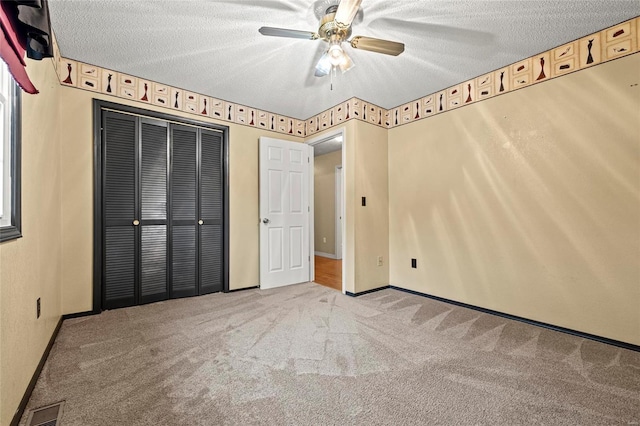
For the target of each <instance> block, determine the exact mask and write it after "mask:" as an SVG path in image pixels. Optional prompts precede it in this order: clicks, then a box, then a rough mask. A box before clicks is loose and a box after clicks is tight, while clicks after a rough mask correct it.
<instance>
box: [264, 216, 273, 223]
mask: <svg viewBox="0 0 640 426" xmlns="http://www.w3.org/2000/svg"><path fill="white" fill-rule="evenodd" d="M269 222H271V221H270V220H269V219H267V218H266V217H265V218H264V219H262V223H265V224H266V223H269Z"/></svg>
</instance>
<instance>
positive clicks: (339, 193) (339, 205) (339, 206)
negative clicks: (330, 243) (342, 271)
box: [334, 165, 344, 260]
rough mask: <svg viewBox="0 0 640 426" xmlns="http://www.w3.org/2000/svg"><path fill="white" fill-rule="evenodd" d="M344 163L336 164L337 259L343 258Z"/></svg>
mask: <svg viewBox="0 0 640 426" xmlns="http://www.w3.org/2000/svg"><path fill="white" fill-rule="evenodd" d="M342 178H343V176H342V165H340V166H336V179H335V181H336V186H335V203H336V212H335V219H336V221H335V225H334V228H335V231H336V235H335V243H336V248H335V251H336V259H338V260H342V217H343V215H344V208H343V204H344V191H343V190H342Z"/></svg>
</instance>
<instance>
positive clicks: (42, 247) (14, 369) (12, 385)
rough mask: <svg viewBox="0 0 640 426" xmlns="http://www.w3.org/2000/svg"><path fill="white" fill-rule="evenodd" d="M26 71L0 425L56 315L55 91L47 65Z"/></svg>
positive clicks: (9, 249) (3, 259) (7, 262)
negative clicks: (18, 218)
mask: <svg viewBox="0 0 640 426" xmlns="http://www.w3.org/2000/svg"><path fill="white" fill-rule="evenodd" d="M27 63H28V66H27V69H28V71H29V76H30V77H31V79H32V81H33V82H34V84H35V86H36V87H37V88H38V89H39V90H40V93H39V94H38V95H28V94H23V95H22V235H23V237H22V238H19V239H17V240H12V241H7V242H4V243H0V424H2V425H8V424H9V422H10V421H11V419H12V417H13V415H14V413H15V411H16V409H17V408H18V404H19V403H20V399H21V398H22V396H23V394H24V392H25V390H26V388H27V385H28V384H29V381H30V380H31V376H32V375H33V372H34V371H35V369H36V367H37V365H38V363H39V362H40V358H41V356H42V354H43V352H44V350H45V348H46V346H47V344H48V343H49V339H50V338H51V335H52V334H53V331H54V329H55V327H56V325H57V323H58V321H59V319H60V316H61V312H62V310H61V297H60V295H61V285H62V284H61V277H62V273H61V264H62V245H61V241H62V237H63V236H62V231H61V227H60V225H61V199H60V194H61V179H60V174H61V164H60V138H59V137H58V135H59V131H60V125H59V121H58V118H59V113H58V110H59V108H58V106H59V105H58V92H59V90H60V89H59V84H58V80H57V77H56V76H55V71H54V69H53V65H52V62H51V60H44V61H41V62H36V61H30V60H29V61H28V62H27ZM37 298H40V299H41V304H42V314H41V316H40V318H39V319H36V299H37Z"/></svg>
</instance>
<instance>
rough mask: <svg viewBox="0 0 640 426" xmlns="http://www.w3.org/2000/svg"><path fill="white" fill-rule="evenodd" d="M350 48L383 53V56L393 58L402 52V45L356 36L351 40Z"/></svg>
mask: <svg viewBox="0 0 640 426" xmlns="http://www.w3.org/2000/svg"><path fill="white" fill-rule="evenodd" d="M351 47H353V48H354V49H362V50H369V51H371V52H376V53H384V54H385V55H393V56H398V55H399V54H401V53H402V52H404V43H398V42H396V41H389V40H382V39H379V38H371V37H364V36H356V37H354V38H352V39H351Z"/></svg>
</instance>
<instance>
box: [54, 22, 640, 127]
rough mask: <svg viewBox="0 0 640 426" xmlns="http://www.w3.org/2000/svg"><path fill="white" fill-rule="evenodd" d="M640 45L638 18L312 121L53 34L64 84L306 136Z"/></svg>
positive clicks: (487, 90) (405, 114) (586, 63)
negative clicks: (182, 83) (196, 88)
mask: <svg viewBox="0 0 640 426" xmlns="http://www.w3.org/2000/svg"><path fill="white" fill-rule="evenodd" d="M639 48H640V17H635V18H633V19H630V20H628V21H625V22H622V23H620V24H617V25H614V26H612V27H609V28H606V29H604V30H602V31H599V32H596V33H593V34H590V35H587V36H584V37H582V38H580V39H577V40H574V41H572V42H569V43H566V44H564V45H562V46H558V47H555V48H553V49H551V50H548V51H545V52H542V53H539V54H537V55H534V56H531V57H529V58H527V59H523V60H521V61H518V62H515V63H513V64H510V65H508V66H506V67H503V68H500V69H497V70H494V71H491V72H489V73H487V74H484V75H481V76H479V77H476V78H473V79H471V80H468V81H465V82H463V83H460V84H456V85H454V86H452V87H449V88H446V89H444V90H441V91H438V92H436V93H432V94H430V95H427V96H423V97H421V98H418V99H415V100H414V101H411V102H408V103H406V104H404V105H400V106H397V107H395V108H391V109H389V110H387V109H384V108H382V107H379V106H377V105H374V104H372V103H369V102H367V101H365V100H362V99H359V98H355V97H354V98H350V99H348V100H346V101H344V102H342V103H340V104H338V105H336V106H334V107H332V108H329V109H327V110H324V111H322V112H320V113H319V114H316V115H314V116H312V117H311V118H308V119H307V120H298V119H295V118H292V117H287V116H284V115H277V114H273V113H270V112H267V111H262V110H259V109H255V108H252V107H248V106H245V105H240V104H236V103H232V102H227V101H224V100H221V99H216V98H213V97H211V96H207V95H202V94H198V93H194V92H189V91H186V90H183V89H181V88H177V87H173V86H169V85H166V84H161V83H157V82H154V81H150V80H146V79H143V78H139V77H135V76H131V75H127V74H123V73H120V72H117V71H112V70H108V69H105V68H100V67H97V66H94V65H90V64H86V63H83V62H78V61H74V60H71V59H67V58H63V57H61V56H60V52H59V50H58V45H57V42H56V41H55V38H54V54H55V57H54V61H53V63H54V67H55V69H56V72H57V74H58V78H59V80H60V84H62V85H63V86H69V87H76V88H79V89H84V90H89V91H93V92H99V93H103V94H107V95H112V96H116V97H119V98H123V99H130V100H135V101H138V102H141V103H147V104H152V105H156V106H160V107H164V108H168V109H171V110H177V111H183V112H187V113H190V114H194V115H197V116H206V117H210V118H213V119H217V120H221V121H226V122H230V123H236V124H240V125H244V126H250V127H256V128H261V129H265V130H270V131H274V132H277V133H282V134H288V135H293V136H297V137H301V138H303V137H306V136H311V135H313V134H315V133H318V132H321V131H324V130H327V129H330V128H332V127H336V126H339V125H340V124H342V123H344V122H346V121H349V120H360V121H363V122H367V123H370V124H374V125H376V126H379V127H382V128H386V129H392V128H394V127H397V126H401V125H404V124H409V123H413V122H415V121H418V120H423V119H425V118H429V117H433V116H435V115H438V114H441V113H443V112H446V111H451V110H454V109H457V108H460V107H462V106H465V105H469V104H474V103H477V102H480V101H483V100H487V99H490V98H492V97H495V96H498V95H502V94H505V93H509V92H511V91H514V90H518V89H521V88H524V87H527V86H531V85H533V84H538V83H541V82H544V81H548V80H551V79H554V78H557V77H561V76H564V75H567V74H570V73H572V72H574V71H579V70H583V69H586V68H590V67H592V66H594V65H597V64H600V63H604V62H608V61H611V60H614V59H618V58H621V57H624V56H627V55H630V54H633V53H637V52H638V51H639Z"/></svg>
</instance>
